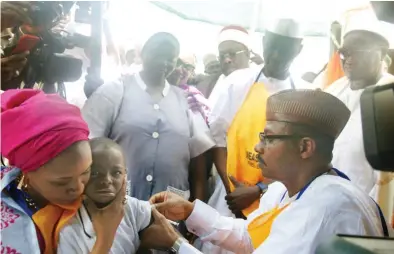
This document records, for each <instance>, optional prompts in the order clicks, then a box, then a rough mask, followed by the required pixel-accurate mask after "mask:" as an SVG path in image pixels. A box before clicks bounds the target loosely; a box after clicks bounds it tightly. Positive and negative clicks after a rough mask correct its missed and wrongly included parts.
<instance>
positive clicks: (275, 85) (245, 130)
mask: <svg viewBox="0 0 394 254" xmlns="http://www.w3.org/2000/svg"><path fill="white" fill-rule="evenodd" d="M263 46H264V61H265V63H264V66H263V68H262V69H261V70H259V72H256V70H253V69H250V70H249V73H248V74H246V75H245V74H244V75H238V78H232V79H230V77H232V76H235V75H237V73H235V72H234V73H233V74H231V75H230V76H229V77H228V80H229V81H231V83H228V84H227V89H226V90H223V92H222V94H221V95H220V97H219V99H218V102H217V104H216V105H215V106H214V107H213V110H212V113H211V119H210V128H211V133H212V136H213V138H214V140H215V141H216V146H217V147H216V148H215V165H216V168H217V169H218V173H219V175H220V176H221V180H222V182H223V183H221V182H218V185H217V187H216V189H215V192H214V194H213V195H212V197H211V200H210V202H209V204H211V205H212V206H213V207H214V208H215V209H219V210H220V211H221V212H222V215H227V216H231V215H232V214H238V215H239V217H240V216H248V215H249V214H250V213H251V212H253V211H254V210H256V209H257V208H258V207H259V200H260V196H261V195H262V194H263V193H264V192H265V191H266V189H267V184H268V183H269V182H268V181H267V179H266V178H264V177H263V176H262V174H261V171H260V169H259V167H258V160H257V153H256V152H255V151H254V145H255V144H256V143H257V142H258V137H257V136H256V135H255V133H258V132H259V131H260V130H262V129H264V126H265V112H266V108H265V107H266V100H267V98H268V97H269V96H270V95H271V94H274V93H276V92H279V91H281V90H284V89H290V88H293V89H294V88H295V87H297V88H306V87H307V86H308V85H306V84H305V82H302V81H301V80H297V82H296V84H297V85H295V84H294V81H293V78H292V77H291V75H290V71H289V69H290V66H291V64H292V62H293V60H294V59H295V57H296V56H297V55H298V54H299V53H300V51H301V49H302V34H301V29H300V25H299V24H298V23H297V22H296V21H295V20H292V19H279V20H276V21H275V22H272V24H271V25H270V26H269V27H268V29H267V31H266V33H265V36H264V39H263ZM257 74H258V75H257ZM230 180H231V182H230ZM225 199H226V200H225ZM226 202H227V204H226ZM229 208H230V210H231V212H230V210H229Z"/></svg>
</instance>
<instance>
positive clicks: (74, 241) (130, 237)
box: [57, 197, 152, 254]
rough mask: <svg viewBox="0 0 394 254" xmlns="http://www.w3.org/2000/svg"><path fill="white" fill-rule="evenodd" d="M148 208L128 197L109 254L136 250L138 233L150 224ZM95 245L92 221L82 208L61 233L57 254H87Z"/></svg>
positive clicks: (142, 202)
mask: <svg viewBox="0 0 394 254" xmlns="http://www.w3.org/2000/svg"><path fill="white" fill-rule="evenodd" d="M151 214H152V210H151V205H150V204H149V202H147V201H141V200H138V199H135V198H132V197H127V204H126V205H125V215H124V218H123V220H122V221H121V223H120V225H119V227H118V230H117V231H116V235H115V240H114V242H113V244H112V248H111V251H110V253H111V254H131V253H135V252H136V251H137V250H138V247H139V245H140V239H139V235H138V233H139V232H140V231H141V230H143V229H144V228H146V227H147V226H148V225H149V223H150V220H151ZM95 242H96V233H95V232H94V229H93V224H92V221H91V219H90V217H89V215H88V213H87V211H86V208H85V207H84V206H82V207H81V208H80V209H79V210H78V213H77V214H76V215H75V217H74V218H73V219H72V220H71V221H70V223H69V224H68V225H67V226H65V227H64V228H63V229H62V231H61V232H60V237H59V246H58V252H57V253H58V254H71V253H78V254H89V253H90V251H92V249H93V246H94V244H95Z"/></svg>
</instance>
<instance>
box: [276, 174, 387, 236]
mask: <svg viewBox="0 0 394 254" xmlns="http://www.w3.org/2000/svg"><path fill="white" fill-rule="evenodd" d="M332 170H334V172H335V173H336V174H337V175H338V176H339V177H340V178H343V179H346V180H348V181H350V178H349V177H348V176H347V175H346V174H345V173H343V172H341V171H339V170H338V169H336V168H332ZM322 175H323V174H322ZM319 176H321V175H318V176H317V177H315V178H313V179H312V181H310V182H309V183H308V184H307V185H305V186H304V187H303V188H302V189H301V190H300V192H299V193H298V195H297V198H296V199H295V200H298V199H299V198H300V197H301V196H302V194H304V192H305V190H306V189H308V187H309V186H310V185H311V183H312V182H313V181H314V180H315V179H316V178H318V177H319ZM286 193H287V191H286V192H285V193H284V194H283V196H282V198H281V199H280V202H282V200H283V199H284V198H285V195H286ZM372 200H373V199H372ZM373 202H374V203H375V204H376V207H377V208H378V212H379V217H380V222H381V224H382V229H383V235H384V236H385V237H389V230H388V228H387V224H386V219H385V218H384V215H383V212H382V210H381V209H380V206H379V205H378V203H376V202H375V200H373Z"/></svg>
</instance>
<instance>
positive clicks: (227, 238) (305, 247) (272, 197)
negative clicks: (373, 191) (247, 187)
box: [179, 175, 383, 254]
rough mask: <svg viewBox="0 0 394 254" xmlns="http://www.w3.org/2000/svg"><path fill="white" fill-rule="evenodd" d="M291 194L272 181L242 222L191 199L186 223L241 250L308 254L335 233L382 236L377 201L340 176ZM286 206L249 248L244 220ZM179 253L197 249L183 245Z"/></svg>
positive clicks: (209, 238)
mask: <svg viewBox="0 0 394 254" xmlns="http://www.w3.org/2000/svg"><path fill="white" fill-rule="evenodd" d="M283 196H284V197H285V198H284V199H283V200H282V197H283ZM296 196H297V195H294V196H293V197H292V198H289V197H288V195H287V191H286V188H285V186H284V185H283V184H281V183H279V182H276V183H273V184H271V185H270V186H269V188H268V190H267V192H266V193H265V195H264V196H263V197H262V198H261V201H260V207H259V209H257V210H256V211H254V212H253V213H251V214H250V215H249V216H248V218H247V220H242V219H234V218H230V217H224V216H221V215H220V214H219V213H218V212H217V211H215V210H214V209H213V208H211V207H210V206H208V205H206V204H204V203H202V202H201V201H196V203H195V207H194V210H193V212H192V214H191V215H190V216H189V218H188V219H187V220H186V225H187V227H188V229H189V231H191V232H193V233H195V234H197V235H199V236H200V237H201V239H202V240H203V241H210V242H213V243H214V244H216V245H218V246H221V247H223V248H226V249H229V250H232V251H233V252H235V253H243V254H247V253H255V254H266V253H275V254H288V253H303V254H309V253H315V249H316V248H317V246H318V245H319V244H321V243H322V242H324V241H326V240H327V239H330V237H332V236H334V235H336V234H349V235H364V236H383V227H382V222H381V218H380V216H379V211H378V208H377V205H376V204H375V203H374V201H373V200H372V199H371V198H370V197H369V196H368V195H367V194H365V193H364V192H363V191H362V190H361V189H359V188H358V187H356V186H354V185H353V184H352V183H351V182H350V181H348V180H346V179H342V178H340V177H338V176H333V175H322V176H320V177H318V178H316V179H315V180H314V181H313V182H312V183H311V184H310V185H309V187H308V188H307V189H306V190H305V191H304V192H303V194H302V196H301V197H300V198H299V199H297V200H296ZM289 203H290V204H289ZM286 204H289V206H288V207H287V208H285V209H284V210H283V211H282V212H281V213H280V214H279V215H278V216H277V217H276V219H275V221H274V222H273V224H272V228H271V231H270V235H269V236H268V238H267V239H266V240H265V241H264V242H263V243H262V244H261V245H260V246H259V247H258V248H257V249H256V250H254V248H253V246H252V243H251V239H250V237H249V234H248V231H247V227H248V224H249V223H250V222H251V221H253V220H254V219H255V218H256V217H258V216H259V215H261V214H263V213H265V212H267V211H269V210H271V209H273V208H274V207H275V206H279V207H282V206H284V205H286ZM185 245H186V244H185ZM179 253H180V254H192V253H200V252H198V251H196V250H191V248H186V246H184V250H182V251H181V252H179Z"/></svg>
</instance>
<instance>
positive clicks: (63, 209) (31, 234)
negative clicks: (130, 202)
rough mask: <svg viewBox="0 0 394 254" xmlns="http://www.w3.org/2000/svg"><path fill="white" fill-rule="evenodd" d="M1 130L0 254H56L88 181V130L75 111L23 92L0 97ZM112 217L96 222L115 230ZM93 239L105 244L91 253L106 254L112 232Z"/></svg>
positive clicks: (62, 102)
mask: <svg viewBox="0 0 394 254" xmlns="http://www.w3.org/2000/svg"><path fill="white" fill-rule="evenodd" d="M1 129H2V132H1V153H2V156H4V157H5V158H7V159H8V161H9V165H11V166H10V167H2V168H1V188H2V189H1V216H2V221H1V230H2V232H1V237H2V239H1V253H45V254H47V253H48V254H49V253H56V247H57V238H58V233H59V231H60V229H61V228H62V226H64V225H65V224H66V223H67V222H68V220H69V219H70V218H72V217H73V216H74V215H75V212H76V211H77V209H78V208H79V206H80V204H81V195H82V193H83V191H84V188H85V185H86V183H87V182H88V180H89V177H90V166H91V163H92V157H91V150H90V147H89V143H88V135H89V130H88V127H87V125H86V123H85V122H84V121H83V120H82V117H81V113H80V111H79V109H78V108H77V107H75V106H73V105H71V104H68V103H67V102H66V101H65V100H63V99H62V98H60V97H59V96H57V95H46V94H44V93H43V92H42V91H38V90H31V89H26V90H8V91H6V92H4V93H3V94H1ZM114 217H120V216H116V213H115V214H112V215H111V216H108V215H106V214H105V213H99V216H98V217H97V221H96V222H97V223H103V224H104V225H108V226H112V225H116V222H117V221H116V220H117V219H118V220H119V222H120V220H121V218H114ZM100 228H103V227H100ZM104 228H105V227H104ZM111 228H114V226H112V227H110V231H114V230H115V231H116V227H115V228H114V230H111ZM106 230H108V228H106ZM97 234H98V235H101V236H102V237H98V238H97V239H105V238H107V237H109V238H110V239H108V240H107V239H106V240H105V241H101V240H98V241H97V242H96V245H97V246H96V250H95V251H93V252H92V253H108V251H107V252H105V250H106V249H107V250H108V248H110V247H111V245H112V241H111V234H113V235H114V232H111V233H105V232H104V231H103V230H101V231H99V232H97ZM112 237H113V236H112ZM108 245H109V246H108ZM103 251H104V252H103Z"/></svg>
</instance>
